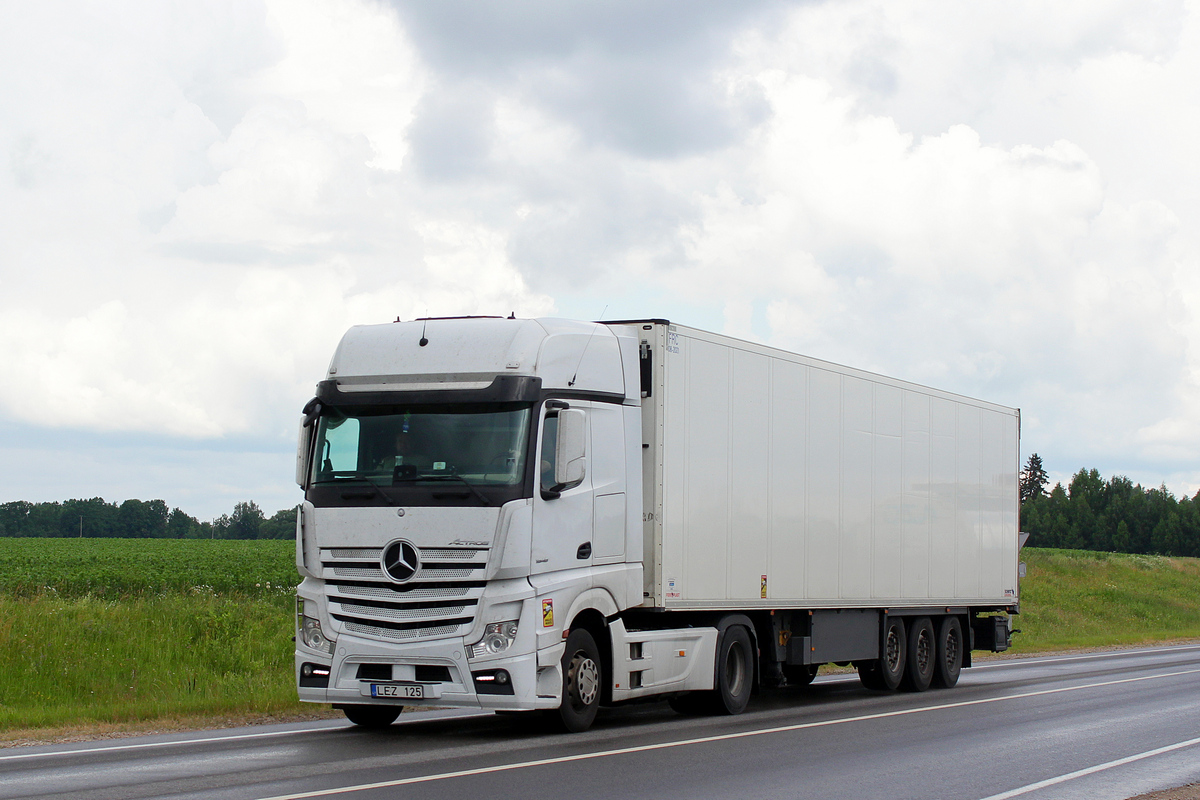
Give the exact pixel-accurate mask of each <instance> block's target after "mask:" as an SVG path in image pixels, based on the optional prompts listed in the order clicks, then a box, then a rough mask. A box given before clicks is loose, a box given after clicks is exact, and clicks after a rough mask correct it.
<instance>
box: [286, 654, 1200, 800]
mask: <svg viewBox="0 0 1200 800" xmlns="http://www.w3.org/2000/svg"><path fill="white" fill-rule="evenodd" d="M1198 673H1200V669H1188V670H1180V671H1178V672H1164V673H1161V674H1158V675H1143V676H1141V677H1138V678H1121V679H1119V680H1112V681H1102V682H1099V683H1088V684H1082V685H1079V686H1064V687H1061V688H1058V689H1041V690H1039V691H1036V692H1022V693H1020V694H1012V695H1005V696H1004V697H988V698H984V699H981V700H962V701H959V702H956V703H943V704H941V705H936V706H923V707H921V708H906V709H901V710H899V711H885V712H881V713H878V714H863V715H861V716H857V717H843V718H841V719H830V720H824V721H821V722H802V723H797V724H795V725H782V726H779V727H776V728H762V729H759V730H753V731H741V732H739V733H722V734H718V735H716V736H703V737H700V738H697V739H682V740H680V741H676V742H660V743H659V744H646V745H639V746H637V747H622V748H619V749H616V750H599V751H597V752H594V753H580V754H578V755H573V756H560V757H558V758H543V759H538V760H537V761H521V762H518V763H515V764H497V765H496V766H492V767H480V768H478V769H465V770H459V771H457V772H441V773H438V774H436V775H420V776H417V777H415V778H399V779H397V780H393V781H380V782H378V783H363V784H358V785H355V786H343V787H341V788H337V789H323V790H317V791H312V792H300V793H298V794H284V795H276V796H274V797H267V798H262V800H304V799H305V798H309V797H330V796H332V795H338V794H349V793H350V792H363V791H368V790H371V789H387V788H391V787H394V786H407V785H410V784H415V783H430V782H432V781H441V780H447V779H449V778H464V777H468V776H471V775H487V774H490V773H493V772H507V771H509V770H514V769H525V768H527V767H542V766H547V765H550V764H565V763H569V762H572V761H586V760H589V759H593V758H605V757H607V756H619V755H628V754H630V753H644V752H648V751H651V750H666V749H669V748H672V747H684V746H686V745H693V744H707V743H709V742H720V741H727V740H730V739H744V738H747V737H750V736H763V735H765V734H769V733H787V732H789V731H799V730H806V729H809V728H825V727H829V726H832V725H844V724H846V723H850V722H865V721H867V720H874V719H886V718H888V717H903V716H907V715H909V714H923V713H925V712H927V711H941V710H943V709H948V708H966V707H968V706H980V705H986V704H988V703H1000V702H1003V701H1005V700H1021V699H1024V698H1027V697H1044V696H1046V695H1051V694H1062V693H1064V692H1077V691H1081V690H1083V689H1098V688H1101V687H1104V686H1118V685H1121V684H1126V683H1138V682H1140V681H1150V680H1158V679H1161V678H1174V677H1178V676H1180V675H1195V674H1198Z"/></svg>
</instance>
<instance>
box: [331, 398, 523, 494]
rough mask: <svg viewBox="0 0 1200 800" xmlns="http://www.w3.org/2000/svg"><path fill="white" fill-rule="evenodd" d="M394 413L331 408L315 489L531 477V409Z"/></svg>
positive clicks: (495, 482)
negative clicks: (527, 468) (528, 464)
mask: <svg viewBox="0 0 1200 800" xmlns="http://www.w3.org/2000/svg"><path fill="white" fill-rule="evenodd" d="M387 412H388V413H379V412H378V411H365V412H363V413H343V412H342V411H340V410H338V409H333V408H331V409H328V410H327V411H326V413H325V414H324V415H323V416H322V417H321V420H320V425H319V427H318V430H317V441H316V450H315V452H314V457H313V472H312V482H313V484H314V485H320V484H325V485H328V484H334V483H343V482H351V481H368V482H370V483H372V484H376V485H398V484H399V485H404V484H410V485H411V484H419V483H436V482H442V481H451V482H458V483H459V485H460V486H461V485H462V484H467V485H468V486H515V485H517V484H519V483H521V481H522V480H523V479H524V475H525V458H526V451H525V447H526V441H527V440H528V436H529V418H530V409H529V408H528V407H524V408H511V407H507V408H499V409H498V408H496V407H494V406H493V407H483V408H481V407H478V406H470V407H464V408H453V407H445V406H439V407H434V408H430V407H428V406H426V407H413V408H395V407H390V408H388V409H387Z"/></svg>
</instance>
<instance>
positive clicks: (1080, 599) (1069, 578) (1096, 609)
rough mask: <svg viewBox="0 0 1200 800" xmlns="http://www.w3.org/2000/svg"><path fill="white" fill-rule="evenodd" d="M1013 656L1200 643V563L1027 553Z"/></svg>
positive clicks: (1162, 558) (1073, 553)
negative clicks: (1083, 649)
mask: <svg viewBox="0 0 1200 800" xmlns="http://www.w3.org/2000/svg"><path fill="white" fill-rule="evenodd" d="M1021 557H1022V560H1024V561H1025V562H1026V563H1027V564H1028V572H1027V575H1026V577H1025V579H1024V580H1022V581H1021V615H1020V616H1019V617H1017V618H1016V619H1015V620H1014V625H1015V626H1016V627H1017V628H1019V629H1020V630H1021V633H1019V634H1017V635H1016V636H1015V637H1014V644H1013V648H1012V650H1011V651H1010V652H1013V653H1037V652H1046V651H1050V650H1071V649H1079V648H1091V647H1114V646H1130V645H1139V644H1150V643H1155V642H1166V641H1177V640H1184V639H1197V638H1200V559H1196V558H1169V557H1166V556H1146V555H1129V554H1125V553H1096V552H1092V551H1087V550H1051V549H1034V548H1026V549H1024V550H1022V551H1021Z"/></svg>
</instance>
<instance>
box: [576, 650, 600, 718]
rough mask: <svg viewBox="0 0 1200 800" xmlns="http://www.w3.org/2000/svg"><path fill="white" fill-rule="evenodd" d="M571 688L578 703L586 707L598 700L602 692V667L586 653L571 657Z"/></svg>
mask: <svg viewBox="0 0 1200 800" xmlns="http://www.w3.org/2000/svg"><path fill="white" fill-rule="evenodd" d="M571 688H572V690H573V691H572V692H571V693H572V694H573V695H574V697H573V698H572V699H574V700H576V701H577V704H578V705H580V706H581V707H584V708H586V707H587V706H590V705H591V704H592V703H594V702H596V696H597V695H598V694H599V692H600V668H599V667H598V666H597V665H596V662H595V661H593V660H592V659H591V658H589V657H588V656H587V654H586V653H576V654H575V657H574V658H572V659H571Z"/></svg>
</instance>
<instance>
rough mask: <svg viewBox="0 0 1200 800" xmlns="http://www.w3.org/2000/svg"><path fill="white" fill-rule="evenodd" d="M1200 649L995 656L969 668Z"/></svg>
mask: <svg viewBox="0 0 1200 800" xmlns="http://www.w3.org/2000/svg"><path fill="white" fill-rule="evenodd" d="M1190 650H1200V645H1197V644H1190V645H1189V644H1180V645H1172V646H1171V647H1154V648H1147V649H1141V650H1110V651H1107V652H1103V653H1078V654H1076V655H1070V656H1045V657H1043V658H997V659H995V660H988V661H983V662H980V663H979V664H976V665H975V666H973V667H970V668H969V669H970V670H971V671H972V672H973V671H975V670H979V669H989V668H990V669H995V668H996V667H1015V666H1021V665H1025V664H1054V663H1057V662H1059V661H1081V660H1084V659H1089V658H1117V657H1120V656H1137V655H1149V654H1153V653H1172V652H1180V651H1183V652H1187V651H1190Z"/></svg>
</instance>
